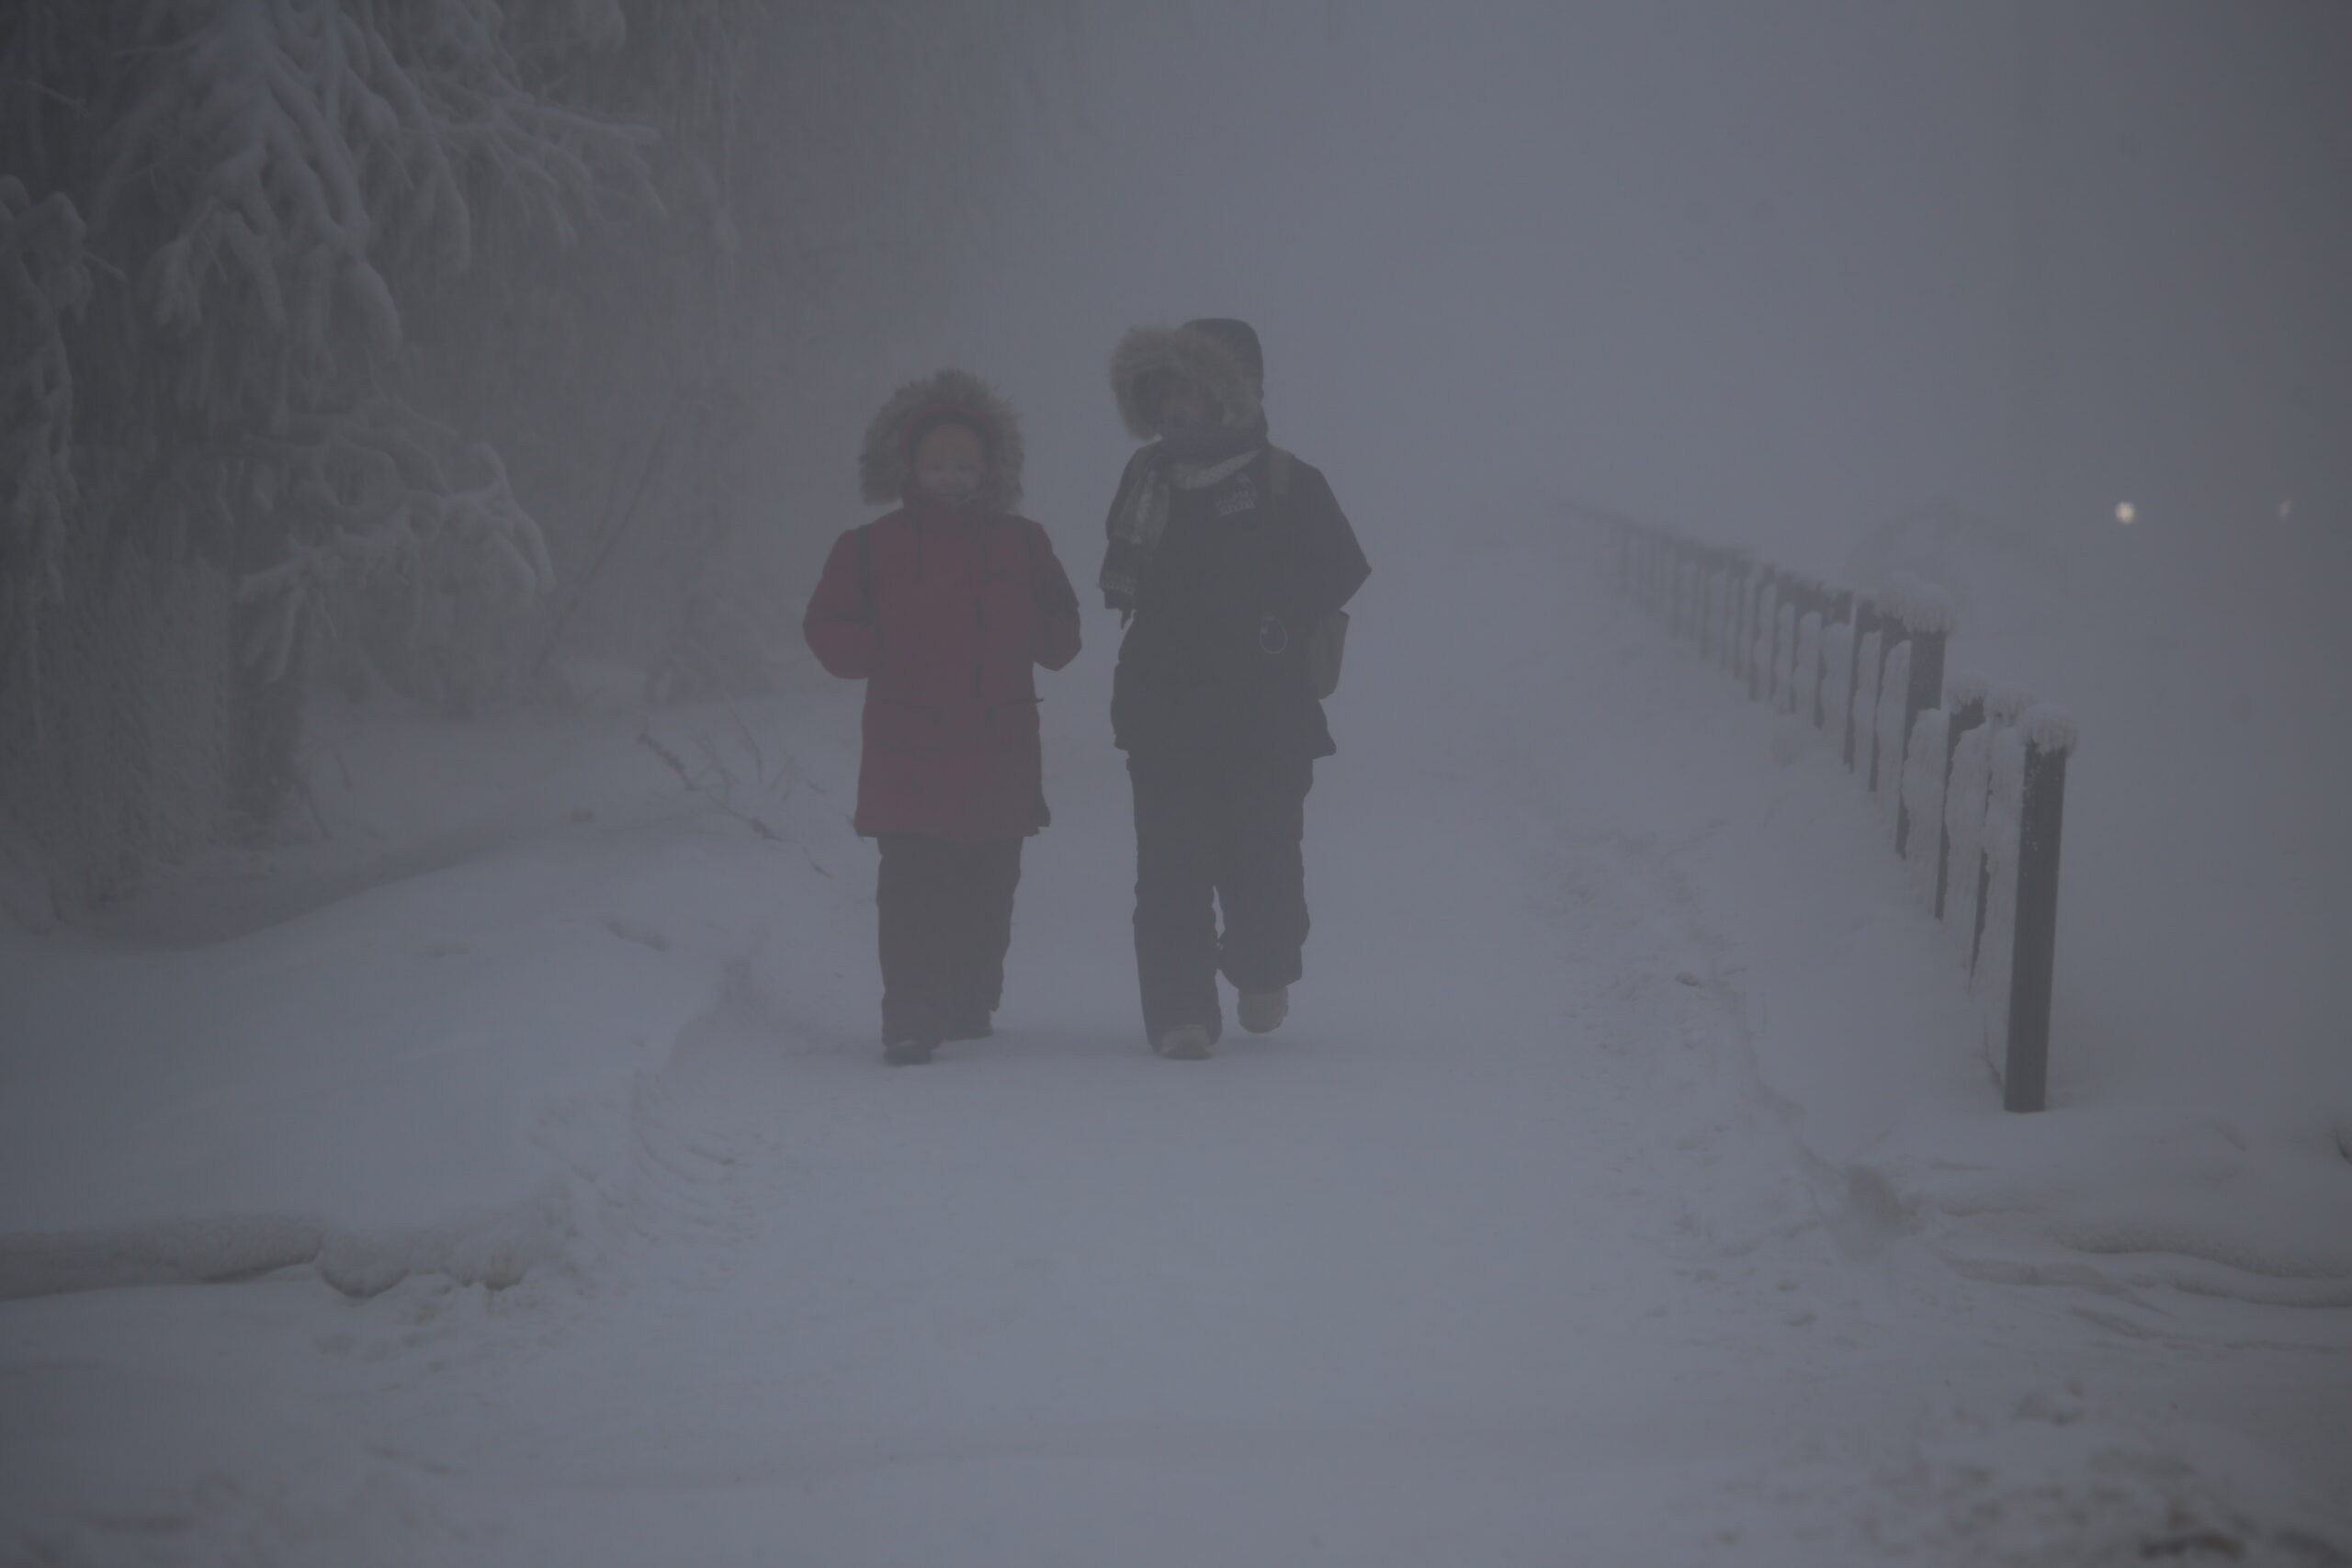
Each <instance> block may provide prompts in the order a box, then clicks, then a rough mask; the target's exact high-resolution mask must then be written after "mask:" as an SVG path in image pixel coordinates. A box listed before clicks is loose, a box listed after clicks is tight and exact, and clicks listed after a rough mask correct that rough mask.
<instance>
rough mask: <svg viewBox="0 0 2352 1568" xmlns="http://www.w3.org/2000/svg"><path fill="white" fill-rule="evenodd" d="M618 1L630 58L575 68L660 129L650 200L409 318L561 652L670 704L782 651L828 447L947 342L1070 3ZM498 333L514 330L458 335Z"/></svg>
mask: <svg viewBox="0 0 2352 1568" xmlns="http://www.w3.org/2000/svg"><path fill="white" fill-rule="evenodd" d="M625 17H626V20H627V22H628V27H629V29H630V39H631V42H630V46H629V48H628V49H627V50H626V51H616V52H614V53H610V54H605V55H599V56H597V57H595V58H594V61H593V62H590V64H589V67H588V68H587V69H586V70H584V71H583V72H582V73H579V74H578V75H576V76H575V78H574V82H575V84H576V86H577V90H578V91H579V92H580V94H581V95H582V98H583V101H586V102H590V103H593V104H594V105H595V106H596V107H599V108H600V109H602V110H603V111H604V112H605V113H607V114H610V115H613V116H616V117H619V118H628V119H631V120H639V121H642V122H644V123H647V124H650V125H653V126H655V127H656V128H658V130H660V133H661V140H660V141H659V142H658V143H656V144H655V145H654V146H653V147H652V148H650V150H649V152H648V154H647V158H648V163H649V164H650V167H651V169H652V171H653V176H652V177H653V180H654V183H655V186H656V189H657V190H658V192H659V194H660V197H661V200H662V216H660V217H652V216H644V217H638V218H633V219H628V220H623V221H622V222H621V223H620V224H618V225H616V229H615V231H613V232H612V233H611V234H609V235H608V238H607V243H602V244H600V245H597V246H594V247H581V248H579V249H576V250H574V251H571V252H570V253H567V254H560V255H548V256H543V257H542V258H541V260H540V262H539V263H538V264H537V265H535V266H534V267H532V268H531V269H529V271H528V278H529V286H528V287H527V288H490V289H481V288H464V289H458V290H449V291H445V293H444V296H443V299H445V301H446V305H447V309H448V310H450V311H451V312H452V313H453V315H454V317H455V318H456V319H458V320H460V321H464V322H466V323H467V324H466V325H464V326H463V327H461V328H457V329H455V330H447V331H445V330H442V327H441V326H440V325H439V324H438V321H437V318H436V324H435V326H434V327H433V328H432V329H431V330H430V331H428V332H426V333H424V334H423V336H424V339H425V340H426V341H429V342H430V343H432V344H436V345H442V348H441V350H440V351H438V352H436V354H435V356H434V357H433V365H434V384H435V387H436V388H437V389H439V396H440V398H441V400H442V402H443V406H445V407H446V408H447V409H448V410H450V411H452V412H451V414H450V417H452V418H453V419H456V420H458V422H459V423H463V424H465V425H466V426H467V427H468V428H469V429H480V430H483V431H486V432H490V433H492V434H493V435H494V437H495V439H496V441H497V444H498V446H499V448H500V450H501V451H502V452H503V454H505V456H506V457H507V458H508V461H509V463H510V465H511V466H512V469H513V472H514V475H515V483H516V485H517V487H518V489H519V490H521V491H523V493H525V494H526V495H528V496H529V497H530V498H531V501H532V507H533V511H534V513H536V514H537V516H538V517H539V519H540V521H541V523H542V524H543V525H544V526H545V529H546V532H547V537H548V547H549V551H550V554H551V556H552V557H553V558H554V560H555V561H556V564H557V567H558V569H559V575H560V579H561V583H562V586H561V588H560V591H559V599H558V606H557V614H558V615H566V616H569V618H568V619H567V620H566V622H565V626H564V629H563V635H562V637H561V640H560V646H561V648H562V649H564V650H566V651H583V652H596V653H601V654H604V655H606V656H608V657H617V658H619V659H622V660H627V661H629V662H631V663H635V664H639V665H642V666H646V667H648V668H649V669H650V671H652V672H653V674H654V682H653V684H654V688H655V690H656V692H657V693H658V694H670V695H691V694H696V693H707V692H710V691H714V690H741V689H744V688H745V687H749V686H754V685H756V684H757V683H758V682H760V681H761V680H763V678H764V676H765V673H766V669H765V665H764V663H763V659H762V657H761V652H762V644H763V641H768V640H773V641H779V642H786V643H792V642H797V639H795V638H793V637H791V635H790V628H791V626H792V625H793V620H792V616H791V615H790V613H789V612H788V611H783V610H780V608H779V606H781V605H783V604H786V603H788V602H792V601H794V600H795V599H796V596H797V594H798V593H800V592H803V591H804V590H805V586H806V584H805V582H804V581H802V577H801V574H802V573H805V572H806V571H807V570H809V569H810V568H811V567H812V566H813V564H814V561H815V559H816V558H817V556H818V554H820V543H821V539H822V538H829V537H830V536H831V533H832V531H833V530H835V529H837V528H838V527H839V526H840V523H841V508H842V506H843V505H845V504H848V503H849V502H850V491H849V490H848V487H847V485H846V482H845V480H844V479H843V477H842V476H843V475H844V474H845V472H846V469H845V468H844V458H843V453H844V452H845V451H847V450H848V449H849V448H850V446H851V445H852V444H853V443H854V440H855V434H856V428H857V425H858V424H859V423H861V422H862V421H863V420H864V418H865V412H867V411H866V407H865V404H866V403H867V401H868V400H869V399H870V398H872V397H878V396H879V395H880V394H881V393H882V392H884V391H887V390H888V387H889V386H890V385H892V384H894V383H895V381H896V380H898V379H902V378H903V377H904V375H905V374H907V373H909V372H910V370H911V369H913V368H921V367H922V366H921V365H920V364H919V363H916V361H917V359H919V357H920V356H921V355H928V354H930V353H933V352H935V349H934V347H933V344H934V341H935V332H936V325H937V321H938V319H939V316H940V315H942V314H944V309H945V306H946V303H947V301H948V300H949V299H951V297H952V293H953V288H954V286H955V283H956V273H957V270H958V269H959V268H960V267H961V266H963V265H966V264H967V262H968V260H969V259H970V257H971V256H972V255H973V254H975V252H976V250H977V248H978V241H979V240H980V238H981V237H982V231H984V230H985V227H986V223H987V219H988V215H989V212H990V210H991V209H992V208H993V207H994V206H995V204H996V198H997V197H998V196H999V195H1000V194H1001V192H1002V191H1003V190H1004V188H1005V186H1006V185H1007V183H1008V181H1009V180H1010V179H1011V177H1012V175H1013V173H1014V160H1015V155H1016V150H1017V148H1018V145H1019V143H1020V141H1021V139H1022V136H1023V131H1024V129H1025V127H1026V126H1027V125H1028V124H1029V123H1030V122H1032V121H1034V120H1035V119H1036V118H1038V116H1039V114H1040V109H1041V105H1046V104H1049V103H1052V102H1054V101H1056V98H1055V95H1056V94H1057V92H1058V91H1059V90H1060V89H1059V87H1058V86H1057V81H1058V80H1062V79H1067V78H1069V77H1071V76H1074V74H1075V73H1060V77H1059V78H1057V76H1056V74H1055V73H1054V64H1055V62H1057V59H1059V58H1060V50H1061V49H1062V47H1063V46H1066V45H1067V44H1068V43H1069V42H1070V40H1071V39H1072V38H1073V37H1074V28H1073V27H1072V25H1071V20H1070V17H1069V7H1068V6H1066V5H1065V4H1064V3H1063V0H1008V3H1006V4H1003V5H1000V6H988V7H976V6H968V5H963V4H957V3H956V0H798V3H796V4H792V5H758V4H741V5H737V6H711V7H707V8H706V9H704V10H703V11H701V12H700V13H698V17H699V20H698V21H697V22H696V24H695V25H693V26H684V25H680V24H679V23H678V22H677V21H676V19H675V18H674V17H673V16H672V15H671V13H670V12H669V11H668V10H667V9H665V8H663V7H662V6H655V5H652V4H650V3H642V4H640V3H638V0H632V3H631V4H629V5H628V6H626V7H625ZM494 276H497V277H499V278H502V279H509V280H511V279H515V278H517V277H520V276H524V274H523V273H522V272H521V271H520V270H519V269H514V268H499V269H495V273H494ZM485 337H496V338H497V339H498V340H499V341H501V342H502V343H506V344H513V345H514V346H513V347H511V348H509V349H508V350H506V351H504V352H502V353H500V354H498V355H480V354H472V353H466V352H461V351H460V347H459V345H462V344H468V343H471V342H477V341H481V340H482V339H484V338H485ZM457 411H462V412H457ZM640 486H642V490H641V491H640ZM632 502H634V504H632ZM582 592H584V595H585V596H584V599H583V600H582V601H581V602H580V603H579V604H576V605H575V604H574V601H573V596H574V595H575V594H580V593H582ZM574 608H577V609H578V611H579V612H580V613H579V614H578V615H576V616H570V615H569V612H571V610H573V609H574ZM550 629H552V628H550ZM714 632H716V633H718V635H712V634H713V633H714Z"/></svg>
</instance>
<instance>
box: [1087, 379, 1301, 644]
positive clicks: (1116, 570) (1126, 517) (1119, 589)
mask: <svg viewBox="0 0 2352 1568" xmlns="http://www.w3.org/2000/svg"><path fill="white" fill-rule="evenodd" d="M1265 449H1266V421H1265V416H1263V415H1262V414H1261V415H1260V416H1259V417H1258V418H1257V419H1255V420H1253V421H1251V422H1250V423H1249V424H1247V425H1243V426H1240V427H1238V428H1227V427H1217V428H1215V429H1212V430H1208V431H1204V432H1198V433H1194V432H1190V431H1187V432H1183V433H1182V434H1175V435H1166V436H1162V437H1161V438H1160V439H1159V441H1157V442H1155V443H1153V444H1152V445H1151V446H1147V447H1145V448H1144V449H1143V450H1142V451H1141V452H1139V453H1137V454H1136V468H1135V475H1134V478H1133V479H1132V481H1131V482H1130V483H1129V484H1128V485H1127V487H1126V488H1125V490H1124V491H1121V492H1120V496H1119V500H1118V502H1116V503H1115V504H1114V505H1113V507H1112V508H1111V516H1110V518H1109V520H1108V522H1107V523H1106V524H1105V525H1104V528H1105V531H1106V532H1108V534H1109V535H1110V547H1109V548H1108V549H1106V550H1105V551H1103V576H1102V578H1101V585H1102V589H1103V603H1104V604H1108V605H1109V606H1110V607H1111V608H1112V609H1114V610H1133V609H1134V608H1135V607H1136V586H1137V585H1138V584H1139V583H1140V582H1141V581H1143V574H1144V571H1145V569H1147V568H1148V567H1149V566H1150V565H1151V558H1152V557H1153V556H1154V555H1155V554H1157V553H1158V551H1159V536H1160V535H1161V534H1162V533H1164V532H1166V531H1167V528H1168V503H1169V497H1170V495H1171V494H1172V493H1173V492H1174V491H1180V490H1206V489H1208V487H1209V486H1211V485H1213V484H1216V483H1217V482H1218V481H1220V480H1223V479H1230V478H1232V477H1233V476H1234V475H1235V474H1238V473H1239V472H1240V471H1241V470H1242V469H1243V468H1248V467H1249V466H1250V459H1252V458H1254V457H1257V456H1258V454H1259V453H1261V452H1262V451H1264V450H1265Z"/></svg>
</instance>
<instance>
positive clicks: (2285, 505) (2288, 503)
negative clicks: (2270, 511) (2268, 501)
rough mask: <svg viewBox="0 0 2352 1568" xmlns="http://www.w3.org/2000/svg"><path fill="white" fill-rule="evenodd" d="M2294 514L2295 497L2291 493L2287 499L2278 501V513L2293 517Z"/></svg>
mask: <svg viewBox="0 0 2352 1568" xmlns="http://www.w3.org/2000/svg"><path fill="white" fill-rule="evenodd" d="M2294 514H2295V498H2294V497H2293V496H2291V495H2290V496H2289V497H2288V498H2287V499H2286V500H2284V501H2282V502H2279V503H2278V515H2279V516H2281V517H2291V516H2293V515H2294Z"/></svg>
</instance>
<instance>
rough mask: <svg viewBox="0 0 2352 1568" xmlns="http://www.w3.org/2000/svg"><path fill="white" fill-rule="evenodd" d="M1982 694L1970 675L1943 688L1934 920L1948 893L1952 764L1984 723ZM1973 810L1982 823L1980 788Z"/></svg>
mask: <svg viewBox="0 0 2352 1568" xmlns="http://www.w3.org/2000/svg"><path fill="white" fill-rule="evenodd" d="M1945 691H1946V694H1947V697H1948V699H1949V701H1950V702H1951V724H1950V726H1949V728H1947V730H1946V732H1945V737H1944V739H1945V744H1944V784H1943V792H1942V794H1943V801H1944V808H1943V811H1942V812H1941V814H1940V818H1941V819H1940V821H1939V823H1938V825H1937V832H1936V900H1935V911H1936V919H1939V920H1940V919H1943V918H1944V907H1945V904H1946V902H1947V900H1948V898H1949V896H1950V894H1951V872H1952V863H1951V861H1952V855H1951V851H1952V834H1951V824H1952V818H1953V817H1954V815H1955V813H1954V811H1953V807H1952V784H1953V781H1954V777H1955V769H1954V763H1955V762H1956V761H1957V760H1958V758H1959V755H1960V749H1961V748H1962V746H1964V745H1966V744H1968V736H1969V734H1970V732H1971V731H1973V730H1974V729H1976V728H1979V727H1980V726H1982V725H1983V724H1984V722H1985V678H1984V677H1983V676H1981V675H1973V674H1969V673H1966V672H1962V673H1961V674H1958V675H1955V676H1953V677H1952V678H1951V682H1950V683H1949V684H1948V685H1947V686H1946V688H1945ZM1975 810H1976V814H1977V816H1978V818H1980V819H1981V818H1983V816H1984V812H1985V806H1984V801H1983V799H1982V788H1981V785H1980V788H1979V799H1978V801H1977V803H1976V807H1975ZM1969 841H1970V843H1971V845H1972V846H1973V844H1974V842H1975V840H1974V838H1973V836H1972V838H1971V839H1970V840H1969ZM1972 885H1973V882H1972ZM1970 918H1971V919H1974V916H1973V913H1972V915H1971V917H1970Z"/></svg>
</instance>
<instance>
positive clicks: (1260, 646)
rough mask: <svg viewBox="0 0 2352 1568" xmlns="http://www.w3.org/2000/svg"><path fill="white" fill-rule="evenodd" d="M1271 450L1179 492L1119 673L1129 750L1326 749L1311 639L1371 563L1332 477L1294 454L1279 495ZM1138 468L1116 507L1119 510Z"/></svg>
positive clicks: (1233, 752)
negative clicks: (1312, 680)
mask: <svg viewBox="0 0 2352 1568" xmlns="http://www.w3.org/2000/svg"><path fill="white" fill-rule="evenodd" d="M1270 469H1271V463H1270V461H1269V459H1268V457H1267V456H1266V454H1264V453H1262V452H1261V454H1260V455H1259V456H1258V457H1257V458H1256V459H1255V460H1254V461H1252V462H1250V463H1248V464H1246V465H1244V466H1243V467H1242V468H1240V469H1239V470H1238V472H1236V473H1234V474H1231V475H1229V476H1227V478H1226V479H1222V480H1220V481H1219V482H1218V483H1216V484H1215V485H1212V486H1210V487H1209V488H1207V489H1205V490H1197V491H1187V490H1178V491H1174V492H1172V494H1171V496H1170V503H1169V514H1168V526H1167V528H1166V530H1165V531H1164V532H1163V533H1162V534H1161V536H1160V539H1159V548H1158V549H1157V550H1156V551H1155V552H1154V554H1153V556H1152V558H1151V562H1150V564H1149V565H1148V567H1147V568H1146V569H1145V570H1144V572H1143V575H1142V578H1141V580H1140V581H1139V582H1138V583H1137V585H1136V604H1135V618H1134V619H1133V620H1132V621H1131V622H1130V623H1129V624H1128V626H1127V633H1126V637H1125V640H1124V641H1123V642H1122V643H1121V644H1120V645H1119V663H1118V668H1117V670H1116V671H1114V674H1113V677H1112V686H1111V732H1112V738H1113V739H1114V741H1115V742H1116V744H1117V745H1118V747H1119V748H1120V750H1124V751H1126V752H1128V753H1129V754H1131V755H1133V754H1138V753H1161V752H1168V751H1182V752H1192V753H1213V754H1219V755H1225V756H1230V757H1238V758H1248V757H1265V758H1268V759H1273V758H1296V757H1302V756H1304V757H1328V756H1329V755H1330V754H1331V753H1332V751H1333V750H1335V747H1334V746H1333V744H1332V740H1331V729H1330V726H1329V723H1328V722H1327V721H1326V719H1325V717H1324V715H1323V705H1322V704H1321V703H1320V702H1318V701H1317V700H1316V698H1315V695H1314V693H1313V691H1312V689H1311V687H1310V685H1309V682H1308V679H1307V670H1306V641H1307V637H1308V635H1309V634H1310V633H1311V632H1312V631H1313V629H1314V627H1315V625H1316V623H1317V620H1318V619H1320V618H1321V617H1322V616H1323V615H1326V614H1328V613H1329V612H1330V611H1333V610H1336V609H1338V608H1340V606H1341V605H1343V604H1346V603H1347V602H1348V601H1349V599H1351V597H1353V596H1354V594H1355V592H1356V590H1357V589H1358V588H1360V587H1362V586H1363V581H1364V579H1365V578H1366V577H1368V576H1370V575H1371V573H1372V568H1371V567H1370V565H1368V564H1367V563H1366V562H1365V560H1364V558H1363V548H1362V547H1360V546H1358V544H1357V543H1356V536H1355V530H1354V529H1353V528H1352V527H1351V526H1350V525H1349V524H1348V519H1347V515H1346V514H1345V513H1342V512H1341V511H1340V503H1339V501H1338V499H1337V498H1336V497H1334V496H1333V495H1332V493H1331V486H1330V483H1329V481H1328V480H1327V479H1324V477H1323V474H1322V471H1321V470H1320V469H1318V468H1314V467H1312V466H1310V465H1308V464H1306V463H1303V462H1300V461H1298V460H1297V459H1295V458H1293V459H1292V460H1291V464H1290V476H1289V480H1288V486H1287V493H1286V494H1284V495H1283V498H1282V501H1281V502H1280V504H1279V505H1277V504H1276V503H1275V502H1274V500H1273V495H1272V478H1271V473H1270ZM1137 472H1138V469H1137V468H1136V466H1135V465H1130V466H1129V468H1128V471H1127V476H1126V478H1125V480H1123V481H1122V483H1121V487H1120V493H1119V494H1118V496H1116V497H1115V498H1114V500H1113V501H1112V503H1111V513H1112V515H1113V516H1114V517H1115V516H1116V515H1117V514H1118V513H1119V511H1120V509H1121V507H1122V506H1123V505H1124V504H1125V500H1126V486H1127V485H1129V484H1132V483H1134V482H1135V479H1136V474H1137Z"/></svg>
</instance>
